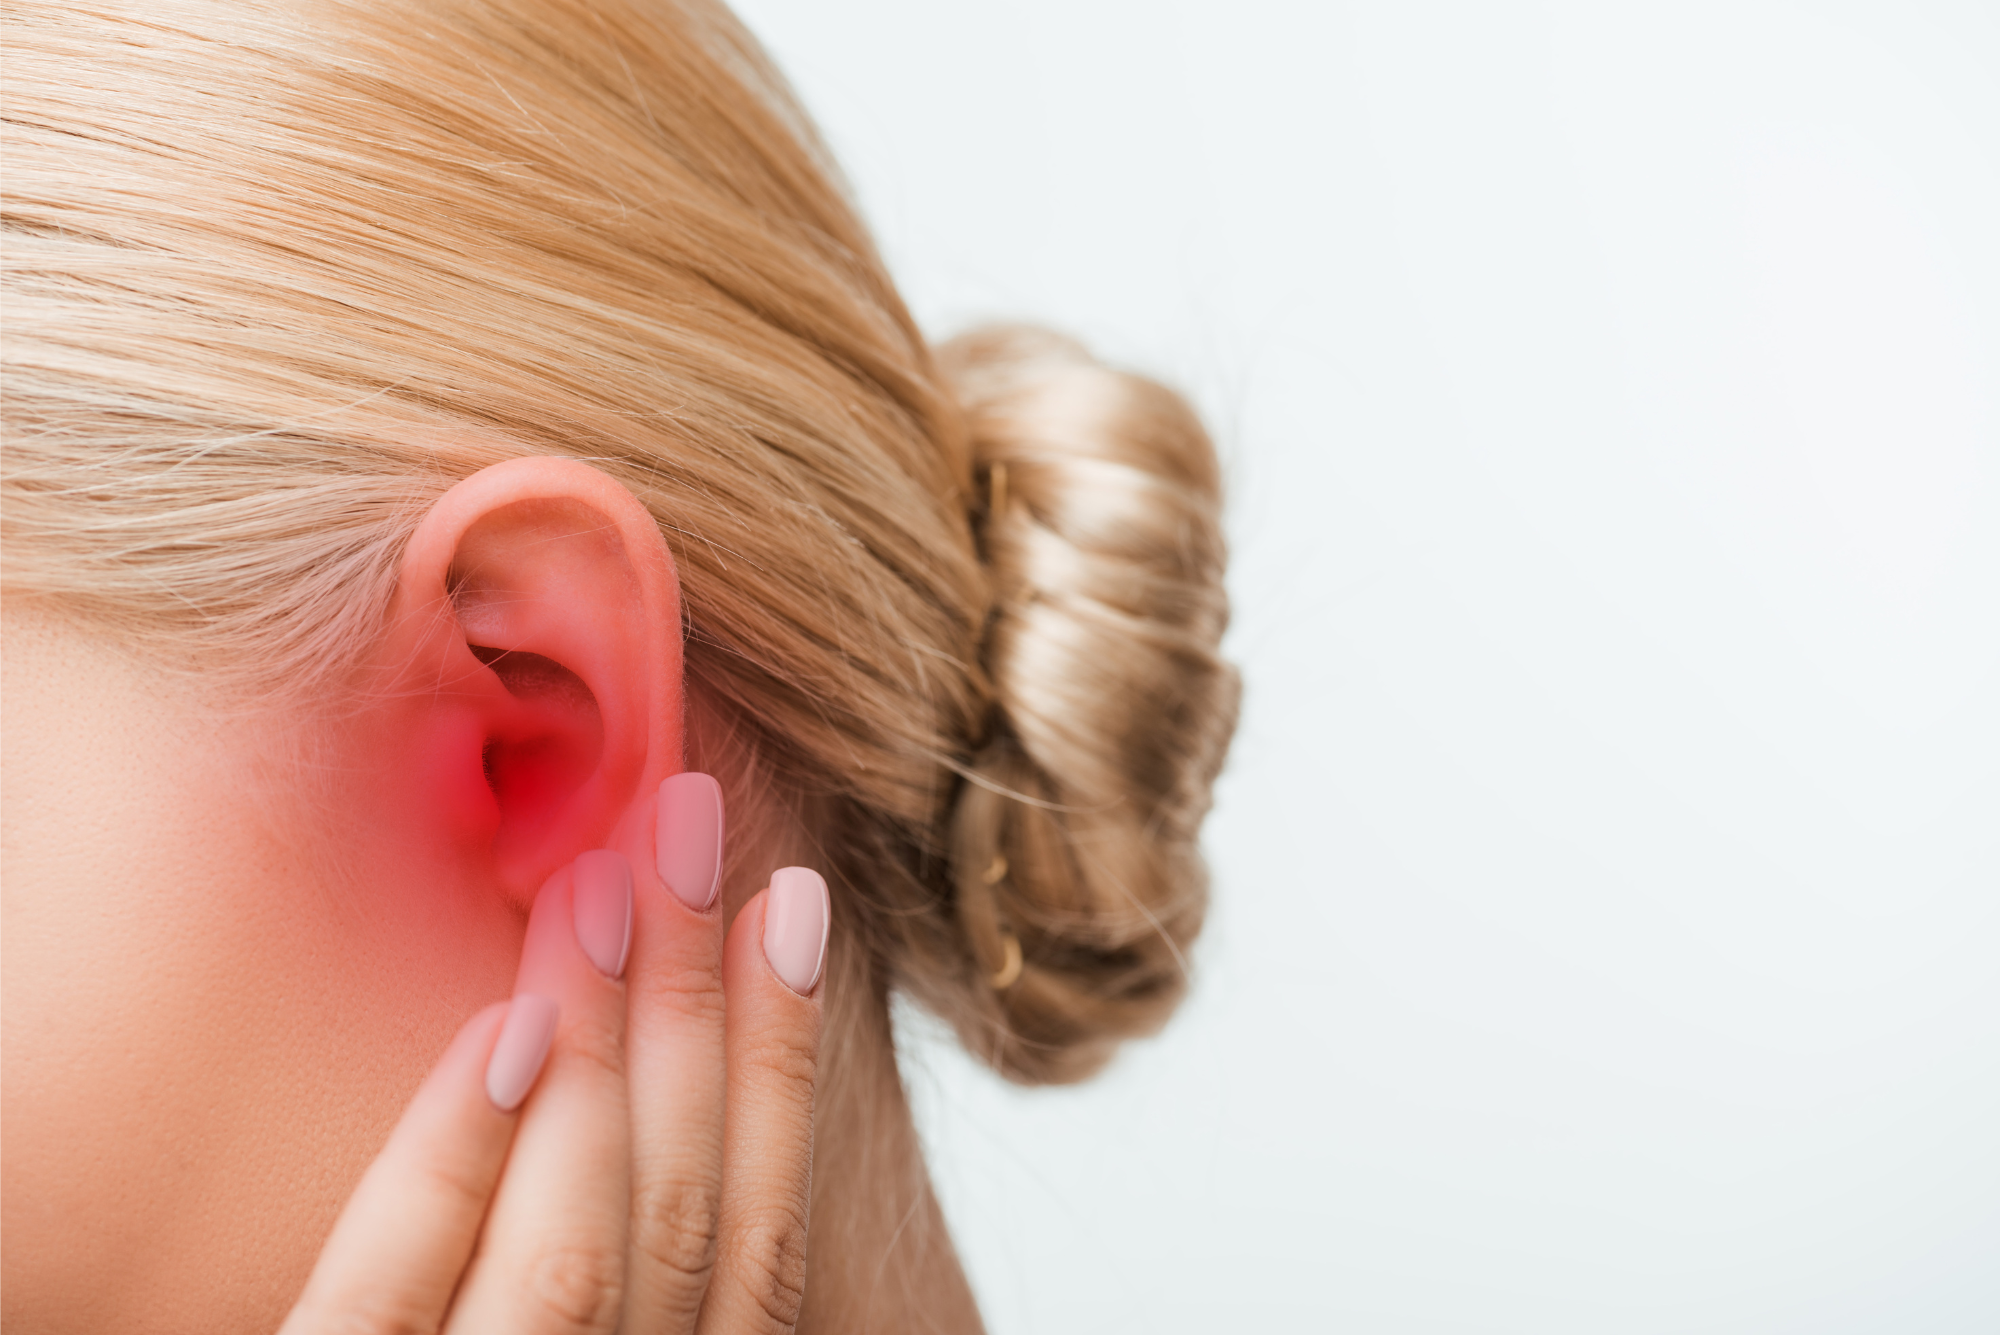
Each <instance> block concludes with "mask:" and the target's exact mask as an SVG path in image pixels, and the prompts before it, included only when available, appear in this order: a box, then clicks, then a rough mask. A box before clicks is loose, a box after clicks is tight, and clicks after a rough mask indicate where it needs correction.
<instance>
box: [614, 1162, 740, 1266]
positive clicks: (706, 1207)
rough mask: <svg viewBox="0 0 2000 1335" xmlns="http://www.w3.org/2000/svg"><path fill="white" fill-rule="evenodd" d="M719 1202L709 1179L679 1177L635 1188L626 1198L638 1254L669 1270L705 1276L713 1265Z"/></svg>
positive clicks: (716, 1188)
mask: <svg viewBox="0 0 2000 1335" xmlns="http://www.w3.org/2000/svg"><path fill="white" fill-rule="evenodd" d="M721 1206H722V1191H721V1188H720V1186H719V1185H717V1184H716V1183H713V1182H708V1181H701V1180H696V1179H680V1180H676V1181H671V1182H662V1183H658V1184H655V1185H652V1186H649V1187H644V1188H641V1189H639V1190H638V1191H637V1192H635V1193H634V1195H633V1200H632V1223H633V1233H634V1242H635V1244H636V1245H637V1247H638V1251H639V1254H640V1255H641V1256H643V1257H645V1258H646V1259H647V1260H649V1261H651V1262H653V1263H654V1264H655V1265H658V1266H660V1267H661V1268H662V1269H664V1270H667V1271H669V1272H671V1273H672V1274H674V1275H677V1276H683V1277H686V1278H688V1279H693V1280H696V1281H701V1280H705V1279H706V1278H707V1276H708V1274H709V1272H710V1271H711V1270H712V1269H713V1268H714V1266H715V1251H716V1239H717V1223H718V1220H719V1219H720V1218H721V1212H722V1211H721Z"/></svg>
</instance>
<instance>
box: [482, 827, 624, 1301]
mask: <svg viewBox="0 0 2000 1335" xmlns="http://www.w3.org/2000/svg"><path fill="white" fill-rule="evenodd" d="M631 884H632V878H631V870H630V866H629V864H628V863H627V862H626V859H625V858H624V856H623V855H622V854H619V853H613V852H609V851H602V850H600V851H598V852H593V853H586V854H584V855H583V856H582V857H580V858H578V859H577V860H576V861H575V862H573V863H571V864H570V866H568V867H565V868H564V869H563V870H562V871H559V872H557V873H556V874H555V875H554V876H552V877H550V878H549V883H548V884H547V885H545V886H544V887H542V892H541V894H540V895H539V896H538V897H537V898H536V900H535V906H534V909H533V911H532V912H531V913H530V914H529V917H528V937H527V941H526V944H525V945H524V946H523V948H522V952H521V970H520V973H519V975H518V977H517V979H516V982H515V990H516V993H517V995H518V994H519V993H522V992H532V993H535V994H538V995H541V996H546V997H550V998H552V999H554V1000H555V1001H556V1003H557V1004H558V1005H560V1006H561V1008H562V1021H561V1023H560V1024H559V1025H558V1026H557V1028H556V1036H555V1044H554V1046H553V1048H552V1049H551V1050H550V1052H549V1060H548V1069H547V1070H546V1071H544V1072H543V1073H542V1078H541V1083H540V1084H539V1085H538V1086H537V1087H536V1089H535V1091H534V1093H533V1094H532V1095H531V1096H530V1097H529V1099H528V1102H527V1103H526V1104H525V1105H524V1106H523V1108H522V1113H521V1125H520V1128H519V1129H518V1130H517V1131H516V1132H515V1134H514V1146H513V1149H512V1151H511V1152H510V1153H509V1154H508V1156H507V1167H506V1173H505V1175H504V1176H503V1177H502V1179H501V1181H500V1186H499V1189H498V1191H497V1192H496V1193H495V1195H494V1199H493V1206H492V1209H491V1211H490V1212H489V1213H488V1215H487V1219H486V1226H485V1229H484V1230H483V1232H482V1233H481V1234H480V1239H479V1249H478V1252H477V1254H476V1255H475V1256H474V1257H473V1260H472V1265H471V1267H470V1269H469V1270H468V1271H467V1272H466V1277H465V1284H464V1287H463V1288H462V1289H461V1290H460V1293H459V1296H458V1298H457V1300H456V1301H454V1303H453V1304H452V1309H451V1317H450V1321H449V1323H448V1325H447V1327H446V1329H447V1330H449V1331H452V1332H457V1333H463V1332H470V1333H472V1335H509V1333H512V1332H520V1333H522V1335H525V1333H526V1332H534V1335H557V1333H561V1335H568V1333H569V1332H577V1333H578V1335H581V1333H582V1332H593V1333H594V1332H608V1331H612V1330H615V1329H616V1328H617V1326H618V1321H619V1312H620V1306H621V1303H622V1300H623V1290H624V1275H625V1238H626V1223H625V1220H626V1212H627V1210H628V1209H629V1208H630V1205H631V1173H630V1164H629V1160H630V1155H631V1137H630V1128H629V1125H628V1114H627V1106H628V1105H627V1100H626V1093H625V1055H624V1042H625V987H624V984H623V983H622V982H620V981H619V980H618V979H617V978H616V977H613V976H610V975H609V974H608V973H607V972H606V971H607V970H613V969H618V968H620V967H622V966H623V965H624V963H625V956H626V953H627V945H628V943H629V941H630V933H631Z"/></svg>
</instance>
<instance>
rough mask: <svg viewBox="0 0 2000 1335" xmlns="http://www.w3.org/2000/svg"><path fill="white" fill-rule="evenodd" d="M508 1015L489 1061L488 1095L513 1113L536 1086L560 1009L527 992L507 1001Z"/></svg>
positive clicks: (546, 1000) (554, 1032)
mask: <svg viewBox="0 0 2000 1335" xmlns="http://www.w3.org/2000/svg"><path fill="white" fill-rule="evenodd" d="M505 1005H506V1008H507V1018H506V1020H505V1022H504V1023H503V1024H502V1025H501V1028H500V1036H499V1038H498V1039H497V1040H495V1042H494V1044H493V1055H492V1056H491V1057H489V1058H488V1059H487V1062H486V1097H487V1098H488V1099H490V1100H492V1103H493V1106H494V1107H495V1108H498V1109H499V1110H500V1111H501V1112H513V1111H514V1110H515V1109H516V1108H519V1107H520V1106H521V1103H522V1101H523V1100H525V1099H526V1098H527V1097H528V1091H529V1090H531V1089H533V1088H534V1085H535V1078H536V1077H537V1076H539V1075H540V1074H541V1073H542V1067H543V1066H544V1065H545V1064H546V1063H547V1062H548V1057H549V1045H550V1044H551V1043H552V1042H554V1040H555V1035H556V1019H557V1016H558V1015H559V1013H560V1012H559V1010H558V1008H557V1006H556V1003H555V1002H554V1001H552V1000H550V999H549V998H547V997H543V996H537V995H535V994H534V993H532V992H523V993H521V994H519V995H517V996H516V997H515V998H514V999H513V1000H512V1001H510V1002H507V1003H505Z"/></svg>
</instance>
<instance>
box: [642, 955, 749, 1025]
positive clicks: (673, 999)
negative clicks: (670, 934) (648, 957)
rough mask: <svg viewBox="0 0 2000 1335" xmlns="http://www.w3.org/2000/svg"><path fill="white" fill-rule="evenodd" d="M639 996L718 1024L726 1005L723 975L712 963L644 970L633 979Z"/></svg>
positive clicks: (688, 1016) (650, 1003)
mask: <svg viewBox="0 0 2000 1335" xmlns="http://www.w3.org/2000/svg"><path fill="white" fill-rule="evenodd" d="M634 981H635V982H636V983H637V985H638V991H639V995H640V998H641V1000H642V1001H643V1002H644V1004H645V1005H646V1006H648V1007H657V1008H660V1009H663V1010H666V1011H669V1012H671V1013H672V1014H674V1015H677V1016H682V1017H684V1018H685V1019H687V1020H689V1021H692V1022H695V1023H709V1024H714V1025H717V1026H720V1025H721V1024H722V1019H723V1012H724V1008H725V1002H726V998H725V994H724V993H723V990H722V975H721V974H720V973H719V972H717V971H716V970H715V969H714V968H712V967H697V966H688V967H684V968H671V967H669V968H663V969H652V970H647V971H646V972H645V973H644V974H642V975H640V976H639V977H638V978H637V979H635V980H634Z"/></svg>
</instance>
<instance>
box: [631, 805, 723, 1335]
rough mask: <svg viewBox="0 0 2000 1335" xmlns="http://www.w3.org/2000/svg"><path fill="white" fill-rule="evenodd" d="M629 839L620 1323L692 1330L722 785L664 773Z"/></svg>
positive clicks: (717, 1147) (701, 1275)
mask: <svg viewBox="0 0 2000 1335" xmlns="http://www.w3.org/2000/svg"><path fill="white" fill-rule="evenodd" d="M655 801H656V803H657V805H656V808H655V812H654V814H653V819H648V820H640V821H636V822H634V827H633V832H632V838H631V840H630V843H631V844H632V845H633V846H634V847H632V850H631V851H632V852H633V865H634V867H635V868H636V869H637V877H636V879H637V889H636V892H635V893H636V894H637V897H638V900H639V903H640V909H641V911H640V913H639V914H638V920H637V927H636V930H635V933H634V937H633V941H632V962H631V967H630V969H629V970H628V972H627V979H628V981H627V984H626V986H627V988H628V990H629V996H628V998H627V1002H626V1015H627V1024H628V1025H629V1030H628V1033H627V1036H626V1059H627V1061H628V1062H629V1063H630V1071H631V1079H630V1087H631V1099H632V1220H631V1228H632V1236H631V1243H630V1249H629V1257H628V1261H627V1270H626V1277H627V1282H628V1288H627V1297H626V1305H625V1312H626V1323H627V1326H628V1327H629V1328H630V1329H632V1330H644V1331H663V1332H677V1333H678V1332H686V1331H691V1330H693V1329H694V1323H695V1317H696V1315H697V1314H698V1313H699V1312H700V1310H701V1300H702V1294H703V1293H704V1292H706V1290H707V1288H708V1280H709V1273H710V1270H711V1268H712V1267H713V1265H714V1263H715V1240H716V1229H717V1225H718V1208H719V1202H720V1201H721V1198H722V1131H723V1094H724V1086H723V1053H724V1048H723V992H722V927H723V924H722V911H721V909H720V907H719V906H718V905H717V904H716V903H715V899H716V888H717V881H718V879H719V872H720V868H721V865H722V824H723V822H722V790H721V788H720V787H719V786H718V785H717V784H716V782H715V780H714V779H712V778H710V777H709V776H708V775H706V774H691V773H690V774H677V775H675V776H674V777H672V778H670V779H668V780H667V781H666V782H665V783H663V784H661V785H660V789H659V794H658V796H657V798H656V799H655Z"/></svg>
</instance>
